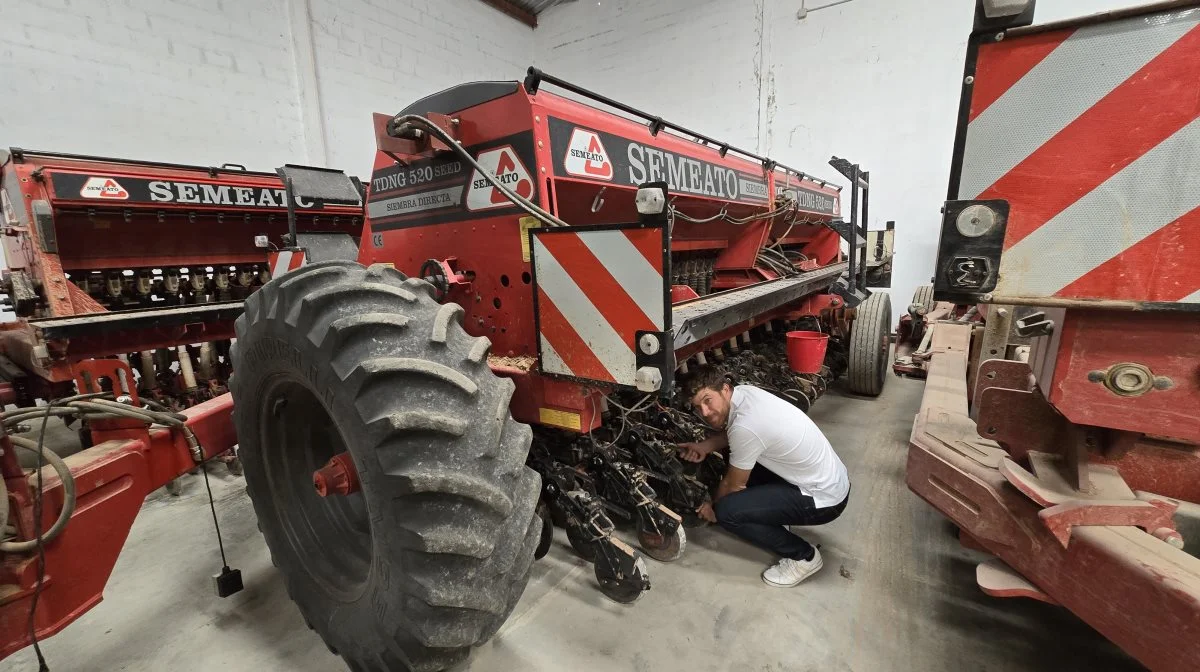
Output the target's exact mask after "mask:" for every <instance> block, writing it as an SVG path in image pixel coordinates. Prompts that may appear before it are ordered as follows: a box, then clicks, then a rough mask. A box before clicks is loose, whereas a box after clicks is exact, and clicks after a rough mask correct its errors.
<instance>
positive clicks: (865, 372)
mask: <svg viewBox="0 0 1200 672" xmlns="http://www.w3.org/2000/svg"><path fill="white" fill-rule="evenodd" d="M891 332H892V300H891V298H890V297H889V296H888V295H887V294H884V293H883V292H876V293H874V294H872V295H871V296H868V297H867V300H866V301H863V302H862V303H860V304H859V305H858V308H857V309H856V312H855V316H854V324H853V325H851V327H850V362H849V367H848V369H847V371H846V386H847V388H849V390H850V391H851V392H853V393H855V394H865V395H868V396H871V397H874V396H878V395H879V393H880V392H883V381H885V380H887V369H888V364H889V362H888V350H889V346H890V345H891Z"/></svg>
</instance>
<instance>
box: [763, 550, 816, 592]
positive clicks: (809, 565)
mask: <svg viewBox="0 0 1200 672" xmlns="http://www.w3.org/2000/svg"><path fill="white" fill-rule="evenodd" d="M823 566H824V563H823V562H822V561H821V551H819V550H818V549H815V548H814V549H813V557H812V560H792V559H791V558H784V559H782V560H780V561H779V562H777V563H775V566H774V567H768V568H767V571H765V572H763V573H762V580H763V583H765V584H767V585H768V586H775V587H776V588H791V587H792V586H794V585H796V584H798V583H800V582H801V581H803V580H805V579H807V578H808V577H810V576H812V575H813V574H816V573H817V570H818V569H821V567H823Z"/></svg>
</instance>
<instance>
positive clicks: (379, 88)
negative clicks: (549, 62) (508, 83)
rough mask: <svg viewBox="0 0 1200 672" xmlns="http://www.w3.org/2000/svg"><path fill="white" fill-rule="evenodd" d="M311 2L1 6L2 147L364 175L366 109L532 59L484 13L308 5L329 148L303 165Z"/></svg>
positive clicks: (427, 0)
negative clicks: (299, 45) (300, 24)
mask: <svg viewBox="0 0 1200 672" xmlns="http://www.w3.org/2000/svg"><path fill="white" fill-rule="evenodd" d="M303 2H304V0H254V1H250V0H0V72H2V73H3V76H2V77H0V146H10V145H17V146H23V147H30V148H40V149H55V150H59V151H66V152H75V153H89V154H104V155H109V156H119V157H130V158H143V159H156V160H165V161H178V162H185V163H199V164H219V163H222V162H225V161H233V162H237V163H243V164H246V165H247V166H248V167H250V168H253V169H259V170H272V169H274V168H275V167H276V166H279V165H282V164H284V163H288V162H291V163H304V162H312V163H317V164H326V165H331V166H335V167H339V168H343V169H345V170H347V171H348V172H352V173H356V174H358V175H361V176H363V177H366V176H367V175H368V174H369V173H370V170H371V161H372V158H373V156H374V151H375V150H374V147H375V141H374V137H373V134H372V128H371V113H372V112H396V111H399V110H400V109H401V108H403V107H404V106H405V105H407V104H408V103H410V102H412V101H413V100H416V99H417V98H420V97H423V96H425V95H428V94H430V93H434V92H437V91H439V90H441V89H443V88H446V87H447V86H451V85H452V84H457V83H461V82H464V81H470V80H475V79H514V80H515V79H520V78H522V77H523V76H524V71H525V68H526V67H528V66H529V65H530V64H531V63H532V61H533V53H534V47H533V36H534V33H533V31H532V30H530V29H529V28H528V27H527V26H525V25H523V24H520V23H518V22H517V21H515V20H513V19H511V18H509V17H507V16H504V15H503V14H501V13H499V12H497V11H496V10H494V9H492V8H491V7H488V6H486V5H484V4H483V3H480V2H478V0H308V2H309V8H310V15H311V19H312V23H311V34H312V42H313V44H312V48H313V59H312V60H313V61H314V62H315V70H316V72H315V75H316V77H315V79H316V81H317V91H318V93H317V94H316V95H317V105H318V109H320V111H321V115H320V120H321V121H322V122H323V124H324V129H323V135H324V140H325V146H326V147H325V150H326V151H325V152H324V155H323V154H322V153H321V152H320V151H319V150H315V151H311V152H310V150H311V149H313V148H312V147H311V146H310V143H307V142H306V140H305V127H304V121H303V115H302V113H301V106H302V105H303V104H304V103H305V102H306V101H304V100H301V96H302V95H304V94H301V87H299V85H298V81H297V80H298V77H299V76H300V74H301V73H298V72H297V59H296V58H295V51H294V44H293V35H292V31H291V24H290V19H289V11H288V10H289V3H301V5H300V6H303ZM301 67H306V66H303V65H301ZM307 95H313V94H312V93H311V92H308V93H307ZM326 155H327V156H326Z"/></svg>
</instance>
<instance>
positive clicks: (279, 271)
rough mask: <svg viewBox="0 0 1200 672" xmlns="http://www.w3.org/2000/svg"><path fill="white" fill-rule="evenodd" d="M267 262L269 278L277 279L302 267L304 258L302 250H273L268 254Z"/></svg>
mask: <svg viewBox="0 0 1200 672" xmlns="http://www.w3.org/2000/svg"><path fill="white" fill-rule="evenodd" d="M267 261H268V262H269V265H270V267H271V277H272V278H278V277H279V276H281V275H283V274H284V273H287V272H288V271H294V270H296V269H297V268H300V267H301V266H303V265H304V264H305V263H306V258H305V254H304V250H273V251H271V252H270V253H268V255H267Z"/></svg>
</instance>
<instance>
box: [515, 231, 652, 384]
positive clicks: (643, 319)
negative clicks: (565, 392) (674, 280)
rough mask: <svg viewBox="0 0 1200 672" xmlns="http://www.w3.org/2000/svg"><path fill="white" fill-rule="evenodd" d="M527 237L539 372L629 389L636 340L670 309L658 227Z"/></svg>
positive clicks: (631, 382) (545, 234) (538, 234)
mask: <svg viewBox="0 0 1200 672" xmlns="http://www.w3.org/2000/svg"><path fill="white" fill-rule="evenodd" d="M530 233H531V236H532V244H531V250H532V257H531V263H532V265H533V272H534V282H535V284H536V292H537V316H538V325H537V326H538V339H539V341H540V344H539V349H540V357H541V368H542V371H543V372H544V373H551V374H558V375H564V376H573V377H576V378H584V379H588V380H595V381H599V382H605V383H615V384H617V385H633V384H634V374H635V372H636V370H637V367H636V363H635V362H636V354H635V348H636V347H637V337H636V333H637V332H639V331H658V332H661V331H665V330H666V325H667V311H668V310H669V309H670V304H669V303H668V302H667V298H666V296H667V287H666V285H665V281H664V277H666V273H665V272H664V271H665V269H664V252H663V244H664V240H663V230H662V227H655V228H623V229H615V228H607V229H605V230H586V229H584V230H580V229H575V228H554V229H533V230H532V231H531V232H530Z"/></svg>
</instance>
